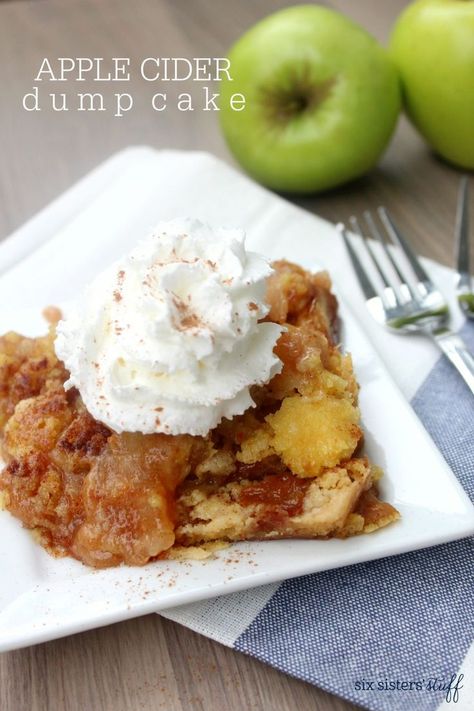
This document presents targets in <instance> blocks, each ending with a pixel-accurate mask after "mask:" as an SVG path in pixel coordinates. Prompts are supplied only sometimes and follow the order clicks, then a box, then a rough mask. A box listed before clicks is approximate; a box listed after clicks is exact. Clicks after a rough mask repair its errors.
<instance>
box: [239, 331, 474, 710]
mask: <svg viewBox="0 0 474 711" xmlns="http://www.w3.org/2000/svg"><path fill="white" fill-rule="evenodd" d="M462 335H463V337H464V338H465V340H466V342H468V343H469V344H470V347H471V348H472V349H473V350H474V327H473V325H472V324H466V326H465V327H464V329H463V334H462ZM412 404H413V407H414V409H415V411H416V412H417V414H418V416H419V417H420V419H421V420H422V421H423V423H424V425H425V427H426V428H427V429H428V431H429V432H430V434H431V436H432V437H433V439H434V441H435V442H436V444H437V445H438V447H439V448H440V450H441V451H442V453H443V455H444V456H445V458H446V459H447V461H448V462H449V464H450V466H451V467H452V469H453V471H454V472H455V473H456V475H457V476H458V477H459V479H460V481H461V483H462V484H463V486H464V487H465V489H466V491H467V492H468V493H469V495H470V496H471V498H474V465H473V462H474V401H473V398H472V395H471V393H470V392H469V391H468V389H467V388H466V386H465V384H464V383H463V382H462V380H461V379H460V378H459V376H458V375H457V374H456V372H455V371H454V369H453V368H452V367H451V365H450V364H449V363H448V362H447V361H446V360H445V359H444V358H441V359H440V360H439V361H438V363H437V365H436V366H435V367H434V369H433V370H432V371H431V373H430V374H429V376H428V377H427V379H426V381H425V382H424V383H423V385H422V386H421V388H420V389H419V391H418V392H417V394H416V396H415V398H414V399H413V401H412ZM473 642H474V542H473V540H472V539H464V540H462V541H456V542H454V543H450V544H446V545H442V546H437V547H435V548H431V549H428V550H424V551H416V552H413V553H409V554H405V555H401V556H397V557H395V558H385V559H382V560H378V561H374V562H370V563H366V564H363V565H357V566H351V567H347V568H342V569H339V570H333V571H328V572H325V573H319V574H315V575H308V576H304V577H302V578H297V579H294V580H289V581H286V582H285V583H283V584H282V585H281V586H280V587H279V588H278V590H277V592H276V593H275V594H274V595H273V597H272V598H271V599H270V601H269V602H268V604H267V605H266V606H265V607H264V608H263V609H262V611H261V612H260V614H259V615H258V616H257V617H256V619H255V620H254V621H253V622H252V624H251V625H250V626H249V627H248V628H247V630H246V631H245V632H244V633H243V634H242V635H241V636H240V637H239V638H238V639H237V641H236V643H235V645H234V646H235V648H236V649H238V650H240V651H243V652H246V653H247V654H250V655H251V656H254V657H256V658H258V659H261V660H262V661H264V662H266V663H268V664H271V665H272V666H275V667H277V668H278V669H280V670H282V671H284V672H286V673H288V674H291V675H293V676H295V677H298V678H300V679H304V680H305V681H308V682H310V683H312V684H315V685H317V686H320V687H322V688H324V689H326V690H328V691H330V692H332V693H335V694H338V695H339V696H342V697H344V698H345V699H348V700H351V701H353V702H355V703H357V704H360V705H362V706H364V707H366V708H368V709H373V710H374V711H431V710H432V709H436V708H437V706H438V705H439V704H440V703H441V702H442V701H443V700H444V699H445V697H446V691H445V690H444V689H442V688H438V689H437V690H436V689H433V688H431V687H433V686H435V687H436V686H437V687H439V686H442V685H443V682H444V683H446V682H448V680H449V679H450V678H451V676H452V675H453V674H455V673H457V672H458V670H459V667H460V665H461V663H462V661H463V659H464V657H465V655H466V653H467V650H468V649H469V647H470V645H471V644H472V643H473ZM430 679H431V680H432V681H431V682H430ZM435 680H436V681H435ZM397 682H398V686H399V688H398V689H396V688H395V689H391V688H390V686H392V687H393V686H394V685H395V686H396V685H397ZM403 682H405V684H404V685H403V684H402V683H403ZM409 682H412V684H411V687H412V688H411V689H410V688H409V687H410V684H409ZM369 683H372V684H373V686H374V688H373V689H370V688H369V689H367V688H366V687H367V685H368V684H369ZM417 683H418V685H420V686H421V687H422V688H419V689H417ZM461 683H462V682H461ZM363 684H364V686H362V685H363ZM380 686H382V688H380ZM385 687H388V688H385ZM402 687H404V688H402ZM407 687H408V688H407ZM459 693H460V695H461V694H462V690H460V692H459ZM453 708H454V709H455V708H456V707H455V705H453ZM472 708H473V709H474V700H473V706H472Z"/></svg>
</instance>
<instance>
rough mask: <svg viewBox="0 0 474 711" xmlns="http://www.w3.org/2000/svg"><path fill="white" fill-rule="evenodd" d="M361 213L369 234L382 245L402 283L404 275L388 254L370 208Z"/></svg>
mask: <svg viewBox="0 0 474 711" xmlns="http://www.w3.org/2000/svg"><path fill="white" fill-rule="evenodd" d="M363 214H364V219H365V221H366V223H367V227H368V228H369V231H370V234H371V235H372V237H373V238H374V239H376V240H377V242H380V244H381V245H382V248H383V251H384V252H385V254H386V256H387V259H388V261H389V262H390V264H391V265H392V267H393V268H394V270H395V274H396V275H397V277H398V278H399V279H400V281H401V282H402V283H403V282H405V281H406V280H405V277H404V276H403V275H402V273H401V272H400V269H399V268H398V264H397V263H396V261H395V260H394V258H393V257H392V255H391V254H390V251H389V249H388V247H387V243H386V242H385V240H384V238H383V237H382V235H381V234H380V230H379V228H378V227H377V225H376V224H375V221H374V218H373V217H372V213H371V212H370V210H365V212H364V213H363Z"/></svg>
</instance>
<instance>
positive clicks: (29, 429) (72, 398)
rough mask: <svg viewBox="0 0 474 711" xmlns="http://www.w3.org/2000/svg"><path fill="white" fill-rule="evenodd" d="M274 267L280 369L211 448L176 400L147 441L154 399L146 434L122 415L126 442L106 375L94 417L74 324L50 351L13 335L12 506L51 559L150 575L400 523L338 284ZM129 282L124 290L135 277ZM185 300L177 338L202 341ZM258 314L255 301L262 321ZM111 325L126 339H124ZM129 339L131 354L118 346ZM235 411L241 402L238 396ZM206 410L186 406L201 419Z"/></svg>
mask: <svg viewBox="0 0 474 711" xmlns="http://www.w3.org/2000/svg"><path fill="white" fill-rule="evenodd" d="M165 234H166V233H165ZM185 236H186V235H185ZM181 256H182V255H181ZM167 264H169V262H167ZM272 266H273V272H272V273H271V274H270V275H269V276H266V278H265V280H264V287H265V288H266V297H265V300H266V302H267V304H268V307H266V308H265V310H264V312H263V313H264V315H263V317H262V315H261V314H260V316H261V317H260V318H259V319H258V324H259V325H262V326H263V325H264V324H268V325H278V327H279V330H278V331H274V332H273V336H275V333H276V339H275V341H276V345H275V346H274V348H273V354H274V355H275V356H276V357H277V359H278V361H277V362H278V367H274V365H275V364H274V362H273V361H272V363H273V365H271V366H269V367H270V375H271V377H270V378H269V379H268V381H267V382H262V381H263V377H260V376H258V377H256V378H254V382H255V381H256V382H255V384H252V385H250V387H249V388H248V392H249V397H250V398H251V400H250V402H251V403H252V404H251V406H248V405H247V403H245V406H244V408H243V411H242V413H241V414H234V415H232V413H229V412H227V415H228V416H227V415H226V414H225V413H224V415H222V412H221V413H218V414H217V418H218V423H217V424H216V423H213V422H212V423H209V422H208V423H207V424H206V425H205V427H206V429H207V430H208V431H207V432H206V433H202V432H199V428H200V426H201V425H200V421H201V420H202V419H203V418H204V419H205V417H206V415H205V414H203V412H204V411H203V412H201V411H200V410H199V408H200V407H201V405H199V408H198V409H197V411H196V412H191V414H190V415H189V422H190V423H191V420H193V418H194V415H196V418H194V420H193V422H194V424H189V425H187V429H188V430H191V431H193V430H194V432H193V433H192V434H190V433H179V432H178V433H176V428H177V425H176V423H175V420H174V419H173V418H175V411H174V410H173V408H172V406H171V405H170V404H169V403H170V400H169V397H168V394H167V393H165V396H163V394H161V395H160V397H161V399H159V400H158V402H159V403H161V404H158V405H156V407H153V408H152V409H153V422H154V423H155V425H154V426H155V429H156V431H145V432H144V431H143V430H146V429H150V428H151V425H150V422H151V420H150V418H149V417H148V415H146V417H145V415H143V414H142V411H143V410H145V409H147V408H148V409H147V412H148V410H149V407H148V405H149V402H148V399H147V398H148V397H149V392H148V390H147V391H146V393H145V395H143V398H142V400H141V403H142V404H141V406H140V407H141V409H139V410H137V412H138V413H139V417H140V418H141V420H140V421H141V430H140V431H129V430H130V428H131V426H130V425H127V423H125V425H124V427H121V426H120V425H121V422H123V420H122V419H121V418H122V416H123V417H127V416H129V413H126V412H125V410H126V406H127V401H126V399H125V400H123V402H124V403H125V405H124V407H123V408H122V409H120V408H119V407H118V406H117V407H116V413H118V414H117V418H118V419H117V421H114V427H112V426H111V425H110V420H109V421H108V422H105V420H106V416H110V418H113V417H114V416H115V415H114V414H113V413H111V412H110V409H111V408H113V405H114V403H113V401H112V395H111V394H110V392H108V391H107V390H106V389H103V388H102V389H101V386H103V379H104V378H105V377H106V376H105V375H104V372H105V371H104V372H102V371H103V369H102V371H101V375H100V376H99V379H98V381H97V383H96V394H97V393H99V395H97V398H100V397H102V398H103V399H104V400H105V401H106V402H107V405H106V408H107V407H108V408H109V409H108V410H107V412H106V411H105V410H104V415H105V416H104V417H102V419H100V418H99V417H97V416H94V415H93V414H92V413H91V410H93V409H94V407H95V406H94V405H89V406H86V399H87V397H89V396H90V395H91V393H92V390H91V391H90V392H89V395H88V394H87V389H86V388H83V389H82V391H81V392H80V388H78V387H77V385H78V383H80V380H81V379H80V377H78V376H77V377H76V381H75V382H74V383H73V384H71V380H73V378H72V376H71V371H70V370H67V369H66V367H65V365H64V363H63V362H62V361H61V360H60V359H59V357H58V355H57V351H58V352H62V353H64V352H65V351H66V350H67V349H66V348H65V347H64V343H63V346H62V348H61V347H59V346H58V337H57V336H56V330H57V331H60V330H61V323H60V324H59V326H56V324H53V325H52V326H51V328H50V332H49V334H48V335H46V336H43V337H40V338H26V337H23V336H20V335H18V334H16V333H8V334H6V335H5V336H3V337H2V338H1V339H0V430H1V432H2V439H1V446H2V456H3V459H4V461H5V462H6V465H5V467H4V469H3V471H2V472H1V474H0V496H1V497H2V499H3V504H4V507H5V508H6V509H8V511H10V513H11V514H13V515H14V516H16V517H17V518H19V519H20V520H21V521H22V522H23V524H24V525H25V526H26V527H27V528H29V529H33V530H34V532H35V535H36V537H37V538H38V540H39V541H40V542H41V544H42V545H43V546H45V547H46V548H47V549H48V550H49V551H50V552H52V553H54V554H56V555H71V556H73V557H75V558H77V559H79V560H81V561H83V562H84V563H86V564H88V565H91V566H94V567H107V566H113V565H118V564H120V563H126V564H129V565H142V564H145V563H146V562H147V561H149V560H150V559H154V558H166V557H170V556H173V555H176V554H177V553H178V552H179V551H180V550H181V549H182V547H195V546H202V545H203V544H210V543H211V542H217V541H226V542H229V541H244V540H263V539H278V538H321V537H322V538H326V537H347V536H351V535H354V534H359V533H369V532H371V531H374V530H376V529H378V528H380V527H382V526H385V525H387V524H389V523H391V522H393V521H395V520H396V519H397V518H398V517H399V515H398V512H397V511H396V510H395V509H394V508H393V507H392V506H391V505H390V504H388V503H385V502H383V501H381V500H380V499H379V496H378V492H377V480H378V478H379V476H380V471H379V470H378V469H377V467H375V466H373V465H372V464H371V463H370V462H369V461H368V459H367V458H366V457H365V456H363V455H362V454H361V451H360V450H361V443H362V438H363V433H362V430H361V428H360V424H359V420H360V414H359V410H358V407H357V392H358V386H357V383H356V380H355V377H354V372H353V368H352V362H351V358H350V356H349V355H343V354H342V353H341V351H340V350H339V348H338V346H337V343H336V331H337V329H336V321H337V303H336V299H335V297H334V296H333V294H332V293H331V291H330V280H329V277H328V275H327V274H326V273H318V274H310V273H309V272H307V271H304V270H303V269H302V268H300V267H299V266H296V265H294V264H291V263H289V262H286V261H280V262H276V263H274V264H273V265H272ZM209 269H210V270H211V271H212V269H213V267H212V266H211V267H209ZM120 271H124V270H121V269H119V270H118V273H119V277H118V279H119V282H120V280H121V279H122V280H123V278H124V275H120ZM126 278H127V279H128V278H130V274H128V273H127V276H126ZM180 278H182V275H181V277H180ZM193 283H194V282H193ZM115 291H116V294H115V297H114V300H115V301H116V302H117V303H120V302H121V300H122V297H123V298H125V296H124V293H122V292H121V291H120V287H117V289H116V290H115ZM239 293H240V292H239ZM95 296H97V294H95ZM95 296H94V298H95ZM117 297H120V298H117ZM172 298H173V299H174V301H175V302H176V303H174V306H173V308H174V311H173V312H172V318H174V319H175V321H174V323H175V326H176V319H178V320H179V323H178V330H179V329H183V331H184V330H186V329H195V332H197V331H196V329H197V328H199V327H198V326H197V324H196V320H197V319H198V316H199V314H198V313H197V312H198V311H199V309H197V308H196V309H194V311H193V313H192V314H191V313H190V312H188V311H187V310H185V309H184V307H182V305H181V302H180V299H181V298H182V295H181V296H179V295H177V292H176V290H173V291H172ZM193 298H194V300H195V301H196V299H197V297H196V295H194V297H193ZM185 301H186V300H185ZM187 301H189V299H188V300H187ZM196 303H197V301H196ZM257 308H260V307H257V305H256V304H254V303H253V302H249V305H248V310H249V312H252V311H254V310H256V309H257ZM107 313H108V314H109V315H110V310H109V311H107ZM114 313H115V312H114ZM199 318H201V319H202V313H201V314H200V316H199ZM186 320H188V322H189V325H187V323H186ZM109 321H110V323H111V324H112V327H113V328H114V327H115V326H116V327H117V328H118V329H122V328H126V324H124V323H121V325H120V326H117V324H115V326H114V319H109ZM107 323H109V322H107ZM76 325H77V322H76ZM102 325H103V324H102ZM109 325H110V324H109ZM241 325H242V324H241ZM272 327H273V326H272ZM282 327H283V328H282ZM236 328H240V326H237V327H236ZM252 328H253V327H252ZM241 330H242V329H241ZM267 331H268V329H267ZM63 333H64V327H63ZM180 333H181V331H180ZM115 337H117V338H119V341H120V337H121V336H120V335H117V334H115V335H114V338H115ZM59 338H60V337H59ZM63 338H64V335H63ZM213 338H214V339H215V338H216V336H215V335H214V336H213ZM119 341H117V342H115V341H114V344H115V345H114V348H118V347H119ZM89 345H90V344H89ZM181 345H182V344H181ZM193 347H194V346H193ZM228 352H229V351H228V350H227V351H226V353H227V355H228ZM88 353H89V351H88ZM93 357H94V358H99V357H100V353H99V355H97V353H95V354H94V356H93ZM120 357H121V356H120ZM173 357H177V356H175V355H173ZM226 357H227V356H226ZM66 359H67V358H66ZM69 362H71V361H70V360H69ZM95 362H96V361H94V363H95ZM74 367H75V366H73V368H74ZM94 367H96V366H94ZM115 367H117V368H119V373H118V374H117V373H116V372H114V382H118V383H119V384H120V386H121V387H122V386H123V387H130V382H129V381H128V380H127V378H126V376H125V375H124V374H123V373H122V371H121V370H120V368H123V367H124V365H123V363H120V362H119V363H118V364H117V363H115V361H114V368H115ZM232 367H233V366H232ZM245 367H247V366H245ZM257 367H258V366H257ZM96 370H99V371H100V370H101V368H100V366H97V367H96ZM135 370H136V369H134V370H132V371H130V372H131V375H130V377H131V378H132V381H131V382H139V383H140V385H135V386H133V387H135V388H137V390H138V388H139V387H142V385H143V382H144V380H143V378H144V377H145V376H140V377H139V376H137V375H136V372H135ZM179 372H180V371H179ZM272 373H273V374H272ZM221 375H222V373H221ZM147 377H148V375H147ZM179 377H181V375H179ZM140 378H141V380H140ZM226 378H227V376H226ZM259 380H260V382H259ZM147 382H148V381H147ZM226 382H227V380H226ZM65 383H66V384H68V383H69V385H66V388H65ZM124 384H125V385H124ZM179 385H180V387H182V388H185V387H186V385H185V384H183V383H181V384H179ZM225 386H226V383H224V389H225ZM143 387H144V386H143ZM163 387H165V386H163ZM209 388H212V383H211V384H210V385H209ZM206 389H208V386H207V385H206ZM127 392H128V391H127ZM139 392H140V391H139ZM186 392H191V390H189V391H188V390H187V391H186ZM83 393H85V396H84V397H83V396H82V394H83ZM100 393H105V394H102V395H100ZM229 393H230V391H229ZM117 397H118V396H117ZM230 397H232V398H233V401H232V402H234V401H235V393H234V392H232V393H230V395H229V398H230ZM191 401H192V402H191ZM252 401H253V402H252ZM117 402H118V400H117ZM189 402H191V405H189ZM195 402H196V400H192V398H191V397H189V398H188V405H189V408H190V409H191V410H192V407H193V403H195ZM153 404H156V403H153ZM145 406H146V407H145ZM168 406H169V411H170V412H171V414H170V415H169V416H167V407H168ZM179 407H181V405H179ZM196 407H197V406H196ZM122 410H123V412H125V414H123V412H122ZM95 414H96V415H97V411H96V413H95ZM147 417H148V424H146V422H145V420H146V418H147ZM162 419H163V421H164V424H163V422H162ZM175 419H176V418H175ZM184 419H185V418H184ZM179 421H180V422H182V421H183V417H181V415H180V418H179ZM170 423H171V424H170ZM209 424H211V425H212V426H211V427H210V428H209ZM178 428H179V427H178ZM160 430H165V431H160ZM196 431H197V433H196ZM181 552H182V550H181Z"/></svg>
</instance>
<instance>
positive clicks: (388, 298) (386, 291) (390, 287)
mask: <svg viewBox="0 0 474 711" xmlns="http://www.w3.org/2000/svg"><path fill="white" fill-rule="evenodd" d="M349 222H350V223H351V228H352V231H353V232H354V233H355V234H357V235H359V237H360V238H361V239H362V244H363V245H364V248H365V251H366V252H367V254H368V255H369V257H370V261H371V262H372V264H373V266H374V267H375V270H376V271H377V273H378V275H379V277H380V279H381V281H382V284H383V287H384V288H383V291H382V292H381V293H380V294H379V296H380V297H381V299H382V301H383V303H384V305H385V306H386V307H387V308H389V307H390V306H394V305H400V298H399V294H398V288H397V286H396V285H394V284H391V283H390V280H389V279H388V278H387V275H386V274H385V272H384V270H383V269H382V267H381V266H380V262H379V259H378V257H377V255H376V253H375V252H374V249H373V247H372V245H371V244H370V242H369V240H368V239H367V237H366V235H365V234H364V232H363V230H362V229H361V226H360V224H359V220H358V219H357V217H355V215H352V216H351V217H350V218H349Z"/></svg>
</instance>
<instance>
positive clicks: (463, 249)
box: [456, 175, 470, 280]
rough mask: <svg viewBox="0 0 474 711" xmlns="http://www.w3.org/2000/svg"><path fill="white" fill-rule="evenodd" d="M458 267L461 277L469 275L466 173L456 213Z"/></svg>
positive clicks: (462, 180)
mask: <svg viewBox="0 0 474 711" xmlns="http://www.w3.org/2000/svg"><path fill="white" fill-rule="evenodd" d="M456 268H457V271H458V272H459V275H460V276H461V278H462V277H463V276H465V275H467V276H468V280H470V277H469V203H468V178H467V175H464V176H463V177H462V178H461V184H460V186H459V198H458V209H457V214H456Z"/></svg>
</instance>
